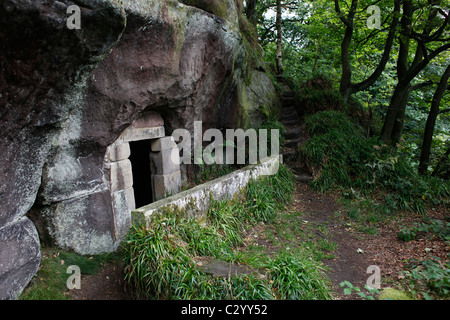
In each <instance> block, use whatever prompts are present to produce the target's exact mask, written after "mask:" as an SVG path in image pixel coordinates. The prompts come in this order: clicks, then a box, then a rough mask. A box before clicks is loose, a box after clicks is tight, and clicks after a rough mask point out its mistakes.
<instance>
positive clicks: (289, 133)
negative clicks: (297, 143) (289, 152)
mask: <svg viewBox="0 0 450 320" xmlns="http://www.w3.org/2000/svg"><path fill="white" fill-rule="evenodd" d="M301 134H302V128H301V127H294V128H292V129H289V130H286V132H285V133H284V137H285V138H286V139H288V140H289V139H296V138H299V137H300V136H301Z"/></svg>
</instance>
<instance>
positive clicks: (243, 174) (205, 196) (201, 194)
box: [131, 155, 282, 226]
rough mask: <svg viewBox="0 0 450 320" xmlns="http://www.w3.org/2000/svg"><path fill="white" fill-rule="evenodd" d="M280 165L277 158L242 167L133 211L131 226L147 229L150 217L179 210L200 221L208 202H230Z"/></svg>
mask: <svg viewBox="0 0 450 320" xmlns="http://www.w3.org/2000/svg"><path fill="white" fill-rule="evenodd" d="M281 162H282V156H281V155H277V156H271V157H267V158H265V159H263V160H261V161H260V163H258V164H255V165H249V166H246V167H245V168H242V169H240V170H237V171H234V172H232V173H230V174H227V175H225V176H223V177H220V178H217V179H215V180H212V181H209V182H207V183H204V184H201V185H198V186H196V187H194V188H192V189H189V190H186V191H183V192H180V193H178V194H176V195H173V196H170V197H167V198H165V199H162V200H159V201H156V202H153V203H151V204H149V205H147V206H144V207H141V208H137V209H135V210H133V211H132V212H131V219H132V224H133V225H134V226H137V225H139V224H142V225H145V226H148V225H149V223H150V222H151V220H152V217H154V216H155V214H157V213H158V212H161V211H162V210H164V209H169V210H170V209H173V210H182V211H185V215H186V217H195V218H202V217H203V216H204V215H205V214H206V212H207V210H208V208H209V206H210V201H211V199H214V200H225V199H232V198H233V197H234V196H235V195H236V194H238V193H239V192H241V190H243V189H244V188H245V187H246V186H247V184H248V183H249V182H250V181H251V180H255V179H257V178H258V177H260V176H267V175H272V174H275V173H276V172H277V171H278V167H279V164H280V163H281Z"/></svg>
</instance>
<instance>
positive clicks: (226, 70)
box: [0, 0, 274, 299]
mask: <svg viewBox="0 0 450 320" xmlns="http://www.w3.org/2000/svg"><path fill="white" fill-rule="evenodd" d="M183 2H185V3H187V2H186V1H183ZM201 2H202V1H200V2H198V1H197V2H196V3H195V4H194V3H193V5H194V6H197V7H198V8H197V7H194V6H191V5H185V4H183V3H181V2H178V1H174V0H153V1H149V0H124V1H120V3H119V1H116V0H77V1H75V2H74V3H73V2H72V1H68V0H60V1H38V0H29V1H21V0H8V1H1V2H0V18H1V19H0V27H1V28H0V48H1V49H0V105H1V108H0V155H1V157H0V175H1V178H2V184H1V185H0V239H1V241H0V298H6V299H9V298H14V297H15V296H16V295H18V294H20V292H21V291H22V290H23V288H24V287H25V286H26V284H27V283H28V282H29V280H30V278H31V277H32V276H33V275H34V273H35V272H36V270H37V267H38V265H39V261H40V253H39V250H40V249H39V241H38V240H37V239H38V233H37V231H36V228H35V227H34V226H33V225H32V223H31V222H30V220H28V219H27V218H26V215H27V216H29V217H30V219H32V220H33V221H34V222H35V224H36V226H39V228H38V229H39V237H40V238H41V241H42V240H43V239H51V241H52V242H54V243H55V244H56V245H58V246H60V247H62V248H66V249H73V250H75V251H76V252H79V253H81V254H96V253H102V252H108V251H112V250H115V249H116V248H117V246H118V244H119V243H120V241H121V239H122V237H123V236H124V235H125V233H126V232H127V230H128V226H129V224H130V219H131V213H130V212H129V210H127V208H129V206H127V205H126V203H128V202H130V201H132V200H130V199H132V197H131V196H130V190H131V189H130V188H128V185H127V186H126V187H127V189H124V190H123V191H120V192H116V193H112V192H111V183H110V181H108V180H107V179H105V176H107V175H108V173H109V172H110V170H111V167H105V154H106V151H107V150H109V149H108V148H109V146H110V145H111V144H113V143H115V141H116V140H117V139H118V138H119V137H120V135H121V134H122V133H123V132H124V130H125V129H127V128H129V127H130V126H132V125H133V124H134V126H133V129H138V130H139V129H141V127H142V126H145V124H146V123H150V122H151V123H154V124H155V123H156V124H162V123H164V127H165V129H166V130H167V132H166V135H169V134H170V133H171V130H174V129H176V128H186V129H188V130H193V122H194V121H198V120H202V121H203V128H204V129H205V130H206V129H207V128H210V127H214V128H234V127H236V126H238V125H242V124H245V123H248V121H247V120H248V119H247V120H246V119H244V118H245V117H247V118H249V117H250V118H251V116H249V115H250V114H251V113H252V112H259V113H261V110H259V109H260V106H264V108H266V107H267V108H268V106H266V101H269V100H270V99H271V98H270V99H269V98H267V99H266V98H263V100H264V101H261V100H260V99H258V98H257V97H256V96H261V92H263V91H264V88H266V86H267V85H268V82H267V81H266V80H267V79H264V74H263V73H259V74H256V73H255V76H256V77H257V78H258V79H259V80H257V81H255V82H253V83H252V86H251V90H250V91H249V94H248V95H250V96H251V98H250V99H247V95H246V94H244V95H243V94H242V93H243V92H247V89H246V88H247V84H246V82H245V80H244V79H245V78H248V77H245V75H246V72H248V70H247V63H246V51H245V46H244V45H243V43H242V38H241V35H240V32H239V24H238V15H237V9H236V6H235V2H234V1H233V0H227V1H223V2H221V1H203V2H204V3H203V4H202V3H201ZM208 3H209V4H208ZM71 4H76V5H78V6H80V7H81V29H80V30H69V29H68V28H67V26H66V19H67V17H68V16H69V14H67V13H66V9H67V7H68V6H69V5H71ZM204 5H207V7H205V6H204ZM252 77H253V76H251V77H250V78H252ZM266 77H267V76H266ZM268 90H269V91H273V90H274V89H273V86H272V87H271V88H269V89H268ZM253 93H254V94H253ZM269 96H270V94H269V93H268V95H265V96H264V97H269ZM255 101H256V102H255ZM255 104H256V105H258V106H257V107H255ZM244 105H246V106H248V108H247V110H248V112H247V113H246V115H245V116H244V115H243V114H244V113H243V112H242V110H241V108H242V106H244ZM148 112H150V113H148ZM144 113H145V114H148V115H150V114H153V116H148V117H147V116H146V117H141V115H142V114H144ZM262 113H265V112H264V111H263V112H262ZM155 114H156V116H155ZM158 114H159V115H161V116H162V118H163V119H164V120H163V121H162V119H161V118H158V116H157V115H158ZM138 118H140V120H139V121H136V120H137V119H138ZM246 121H247V122H246ZM119 151H120V150H118V152H119ZM120 152H124V153H125V154H126V153H128V152H129V151H128V150H122V151H120ZM120 152H119V153H118V154H116V155H108V157H113V158H114V157H123V154H122V155H121V154H120ZM125 160H126V159H120V160H118V161H125ZM112 161H116V158H114V160H112ZM124 182H126V181H124ZM112 198H115V199H116V201H115V202H114V201H113V200H114V199H112ZM120 199H121V200H120ZM121 201H122V202H123V206H122V205H121V204H122V202H121ZM112 203H115V205H114V206H113V205H112ZM30 209H32V210H30ZM30 212H32V214H31V213H30ZM14 239H20V241H16V240H14ZM13 252H14V254H13ZM15 252H18V253H15ZM16 257H17V258H16ZM19 257H20V259H19Z"/></svg>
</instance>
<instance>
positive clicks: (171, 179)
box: [104, 112, 181, 217]
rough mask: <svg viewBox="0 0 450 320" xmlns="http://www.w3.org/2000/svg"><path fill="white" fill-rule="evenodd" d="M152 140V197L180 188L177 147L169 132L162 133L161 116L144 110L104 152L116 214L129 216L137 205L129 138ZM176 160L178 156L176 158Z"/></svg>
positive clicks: (160, 197)
mask: <svg viewBox="0 0 450 320" xmlns="http://www.w3.org/2000/svg"><path fill="white" fill-rule="evenodd" d="M140 140H151V152H150V154H149V157H150V166H151V177H149V179H151V184H152V191H153V195H152V200H153V202H154V201H158V200H160V199H163V198H165V197H166V196H167V195H171V194H175V193H178V192H179V191H180V188H181V171H180V161H173V160H172V159H173V158H171V157H173V156H178V157H179V150H178V147H177V144H176V143H175V141H174V139H173V137H172V136H166V135H165V129H164V120H163V119H162V117H161V115H159V114H158V113H156V112H146V113H144V114H143V115H142V116H141V117H140V118H138V119H137V120H136V121H134V122H133V124H132V125H131V126H130V127H128V128H127V129H125V131H124V132H122V134H121V135H120V136H119V138H118V139H117V140H116V141H115V142H114V143H113V144H111V145H110V146H108V148H107V150H106V154H105V160H104V168H105V174H104V177H105V180H106V181H107V182H109V186H110V191H111V199H112V208H113V211H114V212H115V216H116V217H118V216H122V217H123V216H130V215H131V211H132V210H134V209H136V203H135V198H134V188H133V171H132V170H133V168H132V164H131V161H130V160H129V157H130V155H131V148H130V142H132V141H140ZM178 160H179V158H178Z"/></svg>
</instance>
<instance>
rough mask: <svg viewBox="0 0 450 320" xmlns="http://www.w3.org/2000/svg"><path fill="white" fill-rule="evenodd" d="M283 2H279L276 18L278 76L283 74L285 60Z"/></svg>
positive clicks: (278, 0)
mask: <svg viewBox="0 0 450 320" xmlns="http://www.w3.org/2000/svg"><path fill="white" fill-rule="evenodd" d="M281 18H282V17H281V0H277V18H276V28H277V52H276V63H277V74H278V75H281V74H282V73H283V60H282V54H283V51H282V46H283V36H282V30H281Z"/></svg>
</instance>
